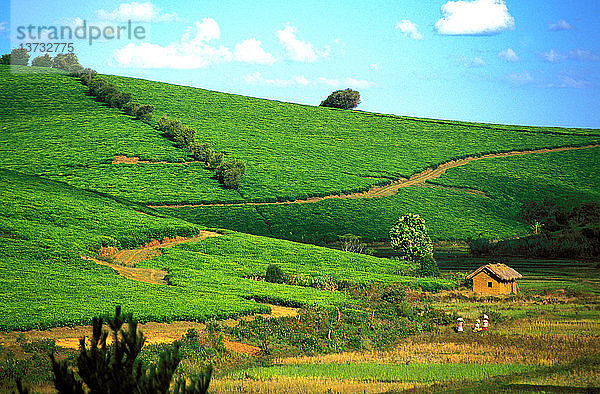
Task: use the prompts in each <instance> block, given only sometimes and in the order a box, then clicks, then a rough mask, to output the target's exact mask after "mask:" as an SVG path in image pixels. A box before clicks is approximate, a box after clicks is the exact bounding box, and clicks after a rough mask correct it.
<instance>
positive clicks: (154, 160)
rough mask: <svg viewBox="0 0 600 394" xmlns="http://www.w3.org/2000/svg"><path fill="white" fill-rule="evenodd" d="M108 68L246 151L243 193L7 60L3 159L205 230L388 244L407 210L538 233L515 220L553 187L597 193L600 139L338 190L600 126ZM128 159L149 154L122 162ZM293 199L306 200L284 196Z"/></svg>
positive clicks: (77, 92)
mask: <svg viewBox="0 0 600 394" xmlns="http://www.w3.org/2000/svg"><path fill="white" fill-rule="evenodd" d="M30 69H32V70H35V68H30ZM105 77H106V78H107V79H108V80H110V81H111V82H113V83H115V84H117V85H118V86H119V87H120V88H121V89H122V90H123V91H125V92H130V93H132V94H133V97H134V99H135V100H137V101H139V102H142V103H144V104H152V105H154V106H155V116H154V121H153V122H155V121H156V119H157V118H159V117H160V116H161V115H163V114H164V115H167V116H169V117H174V118H180V119H181V120H182V121H183V122H184V123H185V124H188V125H189V126H192V127H194V128H195V129H196V131H197V139H198V140H199V141H200V142H210V143H211V144H212V145H213V147H214V148H215V149H216V150H217V151H223V152H225V153H226V154H227V156H228V157H229V158H240V159H242V160H244V161H245V162H246V164H247V172H246V176H245V178H244V179H243V181H242V185H241V187H240V189H239V190H236V191H234V190H226V189H223V188H222V187H221V186H220V185H219V184H218V182H217V181H216V180H214V179H212V178H211V177H212V174H213V173H212V172H210V171H208V170H206V169H205V168H204V167H203V166H202V165H200V164H199V163H196V162H189V160H190V159H191V158H190V157H189V156H188V155H187V153H188V152H186V151H184V150H182V149H179V148H176V147H174V146H173V143H172V142H170V141H169V140H167V139H166V138H164V137H163V136H161V135H160V134H159V132H158V131H157V130H156V129H154V128H153V127H152V126H151V125H147V124H144V123H143V122H140V121H136V120H133V119H131V118H130V117H129V116H127V115H124V114H123V113H121V112H120V111H118V110H115V109H111V108H108V107H106V106H105V105H104V104H102V103H99V102H96V101H94V100H93V99H92V98H91V97H88V96H86V95H85V91H86V88H85V87H84V86H83V85H81V84H79V83H78V82H77V80H76V79H74V78H71V77H68V76H65V75H56V74H23V75H18V74H11V73H9V72H8V69H7V68H6V67H4V68H2V67H0V80H1V81H2V84H3V86H6V89H4V90H3V91H2V92H0V101H2V102H6V103H10V105H5V106H4V107H3V110H2V111H3V112H2V113H0V120H2V125H1V126H0V127H1V130H0V131H1V132H0V143H2V145H3V146H4V147H6V149H3V150H2V151H1V152H0V168H6V169H11V170H15V171H19V172H24V173H28V174H33V175H40V176H43V177H45V178H47V179H52V180H60V181H64V182H66V183H68V184H70V185H72V186H75V187H79V188H84V189H89V190H94V191H98V192H103V193H107V194H109V195H112V196H115V197H119V198H125V199H127V200H130V201H134V202H137V203H141V204H144V205H150V206H159V207H161V208H158V209H159V210H160V212H162V213H163V214H166V215H169V216H175V217H180V218H183V219H184V220H187V221H191V222H194V223H197V224H199V225H202V226H208V227H221V228H229V229H233V230H237V231H242V232H247V233H253V234H258V235H266V236H274V237H277V238H286V239H290V240H295V241H302V242H310V243H327V242H330V241H332V240H335V239H336V238H337V236H338V235H341V234H345V233H354V234H358V235H361V236H363V237H364V238H365V239H366V240H378V239H385V238H387V233H388V230H389V228H390V226H391V225H392V224H393V222H394V221H395V220H396V219H397V217H398V216H401V215H402V214H405V213H407V212H414V213H419V214H421V215H422V216H424V217H425V218H426V220H427V222H428V224H429V228H430V229H431V234H432V236H433V238H435V239H466V238H470V237H476V236H478V235H480V234H482V235H484V236H487V237H492V238H502V237H510V236H515V235H522V234H525V233H526V232H527V231H528V229H527V228H525V226H523V224H521V223H519V222H518V221H516V220H515V212H516V211H517V210H518V209H519V207H520V205H521V204H522V203H523V202H524V201H527V200H529V199H539V198H543V197H544V196H546V195H549V194H550V195H556V196H559V197H561V198H568V199H570V200H573V198H575V199H576V200H597V193H596V192H595V190H597V189H595V183H594V182H590V180H589V179H588V178H589V177H593V175H592V174H594V171H595V170H596V168H597V167H598V155H599V154H598V151H599V148H586V149H582V150H577V151H565V152H551V153H543V154H542V153H540V154H527V155H523V156H518V157H501V158H496V159H487V158H486V159H484V160H481V161H478V162H475V163H469V164H467V165H466V166H464V167H460V168H451V169H449V170H448V172H447V173H445V174H439V175H438V176H441V177H439V178H436V179H429V180H427V182H425V181H423V182H421V183H419V184H415V185H411V186H410V187H402V188H400V189H398V190H397V191H396V190H394V191H393V192H392V193H388V195H385V196H378V198H364V197H373V196H374V194H375V193H371V192H367V193H366V194H365V195H357V196H355V197H358V198H352V199H347V198H329V197H335V196H337V195H340V194H348V193H362V192H365V191H368V190H374V189H373V188H374V187H377V185H387V184H390V183H393V182H397V181H399V180H401V179H403V178H408V177H410V176H412V175H414V174H417V173H420V172H422V171H424V170H425V173H426V172H427V170H426V169H427V168H429V167H436V166H438V165H440V164H442V163H445V162H448V161H451V160H453V159H457V158H464V157H473V158H477V157H478V156H482V155H485V154H488V153H491V152H509V151H523V150H536V149H541V148H556V147H568V146H592V145H594V144H598V143H599V142H600V131H599V130H583V129H561V128H544V127H520V126H506V125H488V124H475V123H466V122H450V121H438V120H430V119H416V118H409V117H398V116H390V115H381V114H373V113H364V112H360V111H341V110H335V109H331V108H321V107H313V106H306V105H297V104H290V103H282V102H276V101H269V100H263V99H254V98H249V97H244V96H238V95H231V94H225V93H218V92H212V91H207V90H203V89H197V88H190V87H184V86H177V85H171V84H165V83H160V82H152V81H146V80H140V79H134V78H126V77H117V76H105ZM118 155H124V156H128V157H139V158H140V159H141V160H144V161H148V162H150V163H145V164H144V163H138V164H132V163H120V164H113V163H112V162H113V160H114V158H115V156H118ZM545 155H548V156H545ZM545 157H547V159H546V158H545ZM563 161H564V164H565V165H561V164H558V163H563ZM581 168H589V171H587V172H586V174H587V175H584V176H582V177H576V178H575V179H573V177H571V174H572V173H573V171H578V169H581ZM586 176H587V177H586ZM411 179H412V178H411ZM550 179H551V181H549V180H550ZM505 184H510V187H508V186H505ZM573 193H574V194H573ZM321 196H325V197H328V199H327V200H320V197H321ZM293 200H301V201H299V202H300V203H298V204H295V203H294V204H273V203H274V202H285V201H293ZM248 203H252V204H248ZM246 204H248V205H246ZM182 205H185V206H182ZM165 206H166V207H165Z"/></svg>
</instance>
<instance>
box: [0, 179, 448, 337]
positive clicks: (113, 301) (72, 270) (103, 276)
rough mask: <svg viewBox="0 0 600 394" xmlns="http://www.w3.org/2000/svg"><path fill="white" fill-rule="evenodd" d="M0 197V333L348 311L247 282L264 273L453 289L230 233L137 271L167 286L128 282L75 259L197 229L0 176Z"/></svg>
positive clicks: (374, 261) (303, 293)
mask: <svg viewBox="0 0 600 394" xmlns="http://www.w3.org/2000/svg"><path fill="white" fill-rule="evenodd" d="M0 188H1V189H2V190H3V194H2V196H1V198H0V277H2V281H1V283H0V299H2V303H0V329H23V330H24V329H30V328H48V327H52V326H58V325H73V324H84V323H89V321H90V319H91V318H92V317H93V316H96V315H98V314H103V313H109V312H111V311H112V310H113V309H114V307H115V306H116V305H122V306H123V307H124V308H125V309H126V310H128V311H131V312H133V313H135V315H136V316H138V317H139V318H140V319H141V320H154V321H169V320H194V321H203V320H205V319H207V318H210V317H217V318H227V317H235V316H239V315H241V314H247V313H250V312H265V311H266V310H267V309H268V308H267V307H265V306H264V305H261V304H259V303H257V302H254V301H251V299H252V298H254V299H255V300H258V301H269V302H272V303H277V304H283V305H294V306H298V305H307V304H318V305H321V306H333V305H339V304H341V303H347V302H351V300H349V299H348V298H347V297H346V295H345V293H342V292H331V291H322V290H318V289H314V288H310V287H300V286H289V285H284V284H273V283H268V282H264V281H255V280H250V279H247V278H246V277H248V276H258V275H262V274H264V272H265V271H266V267H267V266H268V265H269V264H278V265H280V266H281V267H282V268H284V269H285V270H286V271H288V272H289V273H297V274H302V275H305V276H313V277H322V276H324V275H327V276H330V277H336V278H340V279H343V280H348V281H353V282H355V283H364V284H367V283H372V282H373V281H376V282H385V283H390V282H401V283H403V284H405V285H406V286H410V287H420V288H426V289H430V290H438V289H441V288H448V287H449V286H451V285H452V283H451V282H449V281H447V280H442V279H427V278H409V277H403V276H399V275H396V274H395V272H397V271H398V270H400V269H401V268H402V267H401V265H398V262H392V261H389V260H385V259H378V258H374V257H370V256H364V255H356V254H350V253H345V252H341V251H336V250H330V249H324V248H319V247H316V246H311V245H300V244H295V243H292V242H286V241H280V240H275V239H268V238H262V237H256V236H250V235H245V234H238V233H230V234H226V235H222V236H220V237H215V238H214V239H212V238H209V239H206V240H204V241H202V242H200V243H197V244H182V245H180V246H179V247H175V248H169V249H166V250H165V253H164V254H163V255H162V256H160V257H158V258H156V259H153V260H150V261H145V262H143V263H142V264H140V266H145V267H151V268H160V269H166V270H167V271H168V272H169V282H170V283H171V284H172V285H153V284H147V283H142V282H136V281H133V280H130V279H127V278H124V277H122V276H119V275H118V274H116V273H115V272H114V271H113V270H112V269H111V268H109V267H105V266H100V265H97V264H95V263H94V262H92V261H89V260H83V259H81V257H80V255H94V253H96V252H97V250H98V248H100V247H101V246H117V247H119V248H130V247H135V246H138V245H141V244H144V243H146V242H148V241H149V240H150V239H152V238H155V239H162V238H163V237H164V236H169V237H173V236H176V235H180V236H190V235H195V234H197V233H198V232H199V231H200V230H201V229H202V228H203V227H200V226H197V225H193V224H190V223H188V222H185V221H182V220H180V219H175V218H170V217H162V216H160V215H158V214H156V213H153V212H152V211H151V210H148V209H147V208H145V207H141V206H139V205H136V204H132V203H121V202H118V201H116V200H114V199H112V198H109V197H104V196H101V195H98V194H97V193H95V192H89V191H82V190H79V189H76V188H74V187H71V186H69V185H66V184H64V183H57V182H53V181H49V180H45V179H42V178H39V177H35V176H29V175H24V174H21V173H15V172H12V171H7V170H0Z"/></svg>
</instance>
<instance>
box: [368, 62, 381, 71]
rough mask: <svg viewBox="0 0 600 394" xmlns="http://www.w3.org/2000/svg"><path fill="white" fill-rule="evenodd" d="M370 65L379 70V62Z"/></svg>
mask: <svg viewBox="0 0 600 394" xmlns="http://www.w3.org/2000/svg"><path fill="white" fill-rule="evenodd" d="M369 67H371V69H373V70H379V64H377V63H373V64H369Z"/></svg>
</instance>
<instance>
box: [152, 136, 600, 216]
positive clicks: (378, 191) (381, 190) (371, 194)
mask: <svg viewBox="0 0 600 394" xmlns="http://www.w3.org/2000/svg"><path fill="white" fill-rule="evenodd" d="M598 146H600V145H598V144H594V145H585V146H566V147H561V148H547V149H533V150H524V151H510V152H504V153H489V154H486V155H481V156H470V157H466V158H464V159H458V160H452V161H448V162H446V163H442V164H440V165H439V166H437V167H436V168H427V169H425V170H423V171H421V172H417V173H415V174H413V175H411V176H410V178H401V179H398V180H396V181H392V182H391V183H390V184H388V185H385V186H375V187H373V188H371V189H369V190H367V191H365V192H360V193H351V194H336V195H329V196H323V197H311V198H307V199H304V200H294V201H280V202H248V203H233V204H183V205H149V207H150V208H183V207H202V206H216V207H219V206H229V205H233V206H234V205H282V204H307V203H314V202H319V201H323V200H328V199H332V198H352V199H354V198H376V197H388V196H393V195H394V194H396V193H397V192H398V189H400V188H402V187H411V186H417V185H423V184H425V182H427V181H430V180H433V179H437V178H439V177H441V176H442V175H443V174H444V173H445V172H446V171H447V170H449V169H451V168H456V167H460V166H464V165H466V164H468V163H470V162H472V161H476V160H483V159H493V158H498V157H509V156H520V155H529V154H533V153H549V152H563V151H569V150H576V149H588V148H596V147H598ZM436 186H437V185H436ZM456 189H457V190H462V191H465V192H467V193H471V194H478V195H482V196H485V193H484V192H482V191H480V190H473V189H462V188H456ZM486 197H487V196H486Z"/></svg>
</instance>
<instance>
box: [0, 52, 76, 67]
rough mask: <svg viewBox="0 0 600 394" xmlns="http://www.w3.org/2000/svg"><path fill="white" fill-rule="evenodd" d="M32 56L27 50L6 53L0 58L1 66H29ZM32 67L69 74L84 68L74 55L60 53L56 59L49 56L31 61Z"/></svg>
mask: <svg viewBox="0 0 600 394" xmlns="http://www.w3.org/2000/svg"><path fill="white" fill-rule="evenodd" d="M30 57H31V55H29V52H27V50H26V49H25V48H15V49H13V50H12V51H11V52H10V53H6V54H4V55H2V57H0V64H4V65H17V66H27V65H28V64H29V59H30ZM31 66H32V67H48V68H56V69H60V70H66V71H69V72H79V71H81V70H83V66H81V64H79V60H78V59H77V56H76V55H75V54H74V53H59V54H58V55H56V56H55V57H54V58H53V57H52V56H50V55H49V54H47V53H46V54H45V55H43V56H38V57H36V58H34V59H33V60H32V61H31Z"/></svg>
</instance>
